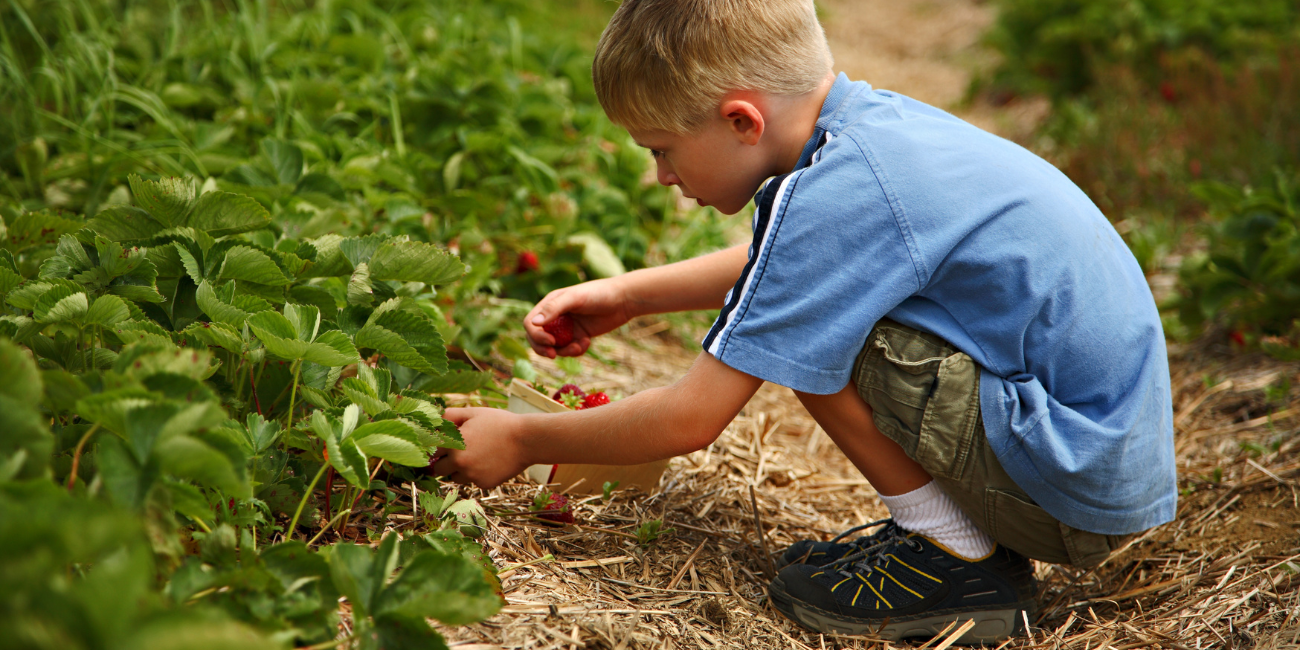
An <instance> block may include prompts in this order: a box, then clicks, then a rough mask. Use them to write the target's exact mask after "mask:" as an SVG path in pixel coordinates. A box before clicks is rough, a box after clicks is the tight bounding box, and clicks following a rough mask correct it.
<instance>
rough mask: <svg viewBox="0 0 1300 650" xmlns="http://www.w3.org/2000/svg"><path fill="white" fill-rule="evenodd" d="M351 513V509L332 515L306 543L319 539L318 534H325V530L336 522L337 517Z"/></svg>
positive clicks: (310, 543) (309, 543) (340, 517)
mask: <svg viewBox="0 0 1300 650" xmlns="http://www.w3.org/2000/svg"><path fill="white" fill-rule="evenodd" d="M351 513H352V511H351V510H344V511H343V512H340V513H338V514H337V515H334V518H333V519H331V520H329V522H327V523H326V524H325V525H324V526H321V527H320V531H319V532H317V533H316V536H315V537H313V538H311V541H310V542H307V545H308V546H311V545H312V544H315V543H316V540H318V539H320V536H321V535H324V534H325V531H327V530H329V529H330V527H331V526H333V525H334V524H336V523H338V521H339V519H342V518H343V515H346V514H351Z"/></svg>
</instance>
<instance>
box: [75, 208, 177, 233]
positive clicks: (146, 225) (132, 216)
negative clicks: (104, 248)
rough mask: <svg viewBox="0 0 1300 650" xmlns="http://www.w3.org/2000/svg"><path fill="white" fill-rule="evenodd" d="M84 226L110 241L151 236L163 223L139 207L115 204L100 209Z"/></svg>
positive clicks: (162, 226)
mask: <svg viewBox="0 0 1300 650" xmlns="http://www.w3.org/2000/svg"><path fill="white" fill-rule="evenodd" d="M86 227H87V228H89V229H91V230H93V231H95V233H96V234H98V235H100V236H102V237H105V238H107V239H109V240H111V241H117V242H122V241H138V240H141V239H148V238H150V237H153V236H154V235H156V234H158V232H159V231H161V230H162V229H163V228H164V225H163V224H162V223H160V222H158V221H157V220H155V219H154V218H153V217H152V216H151V215H150V214H149V213H148V212H145V211H144V210H141V209H140V208H136V207H132V206H129V205H115V206H112V207H109V208H105V209H103V210H100V211H99V214H96V215H95V218H94V219H91V220H90V221H89V222H88V223H87V224H86Z"/></svg>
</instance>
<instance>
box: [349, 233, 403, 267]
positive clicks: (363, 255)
mask: <svg viewBox="0 0 1300 650" xmlns="http://www.w3.org/2000/svg"><path fill="white" fill-rule="evenodd" d="M389 239H390V237H389V236H388V235H381V234H374V235H365V236H363V237H348V238H347V239H344V240H343V241H340V242H339V250H340V251H342V253H343V256H344V257H346V258H347V260H348V262H350V263H351V264H352V267H353V268H356V267H357V266H359V265H361V264H365V263H367V262H369V261H370V258H371V257H372V256H374V254H375V251H376V250H377V249H378V248H379V246H380V245H382V244H383V243H384V242H386V241H388V240H389Z"/></svg>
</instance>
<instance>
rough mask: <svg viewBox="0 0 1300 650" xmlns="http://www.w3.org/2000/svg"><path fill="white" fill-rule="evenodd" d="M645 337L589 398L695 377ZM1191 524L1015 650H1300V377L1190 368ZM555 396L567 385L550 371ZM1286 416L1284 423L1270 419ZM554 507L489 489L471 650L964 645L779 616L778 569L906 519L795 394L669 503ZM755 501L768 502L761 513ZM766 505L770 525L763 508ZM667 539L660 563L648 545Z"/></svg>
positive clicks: (1057, 575)
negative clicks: (496, 583)
mask: <svg viewBox="0 0 1300 650" xmlns="http://www.w3.org/2000/svg"><path fill="white" fill-rule="evenodd" d="M666 325H667V324H666V323H662V322H657V321H653V320H643V321H640V322H638V323H636V324H634V326H632V327H630V328H629V331H628V332H626V333H625V334H622V335H619V336H617V337H613V338H611V339H610V340H608V341H602V342H601V343H600V345H599V346H598V347H597V352H598V354H599V356H600V358H602V359H603V360H604V363H602V362H600V361H598V360H593V359H590V358H586V359H584V360H583V368H584V370H583V374H582V375H580V376H578V377H576V378H568V379H567V381H575V383H578V384H580V385H582V386H583V387H585V388H588V389H603V390H606V391H608V392H610V393H611V394H612V395H614V396H615V397H618V396H625V395H629V394H631V393H634V392H636V391H638V390H642V389H644V388H649V387H652V386H659V385H664V384H666V383H670V382H672V381H674V380H675V379H676V378H677V377H679V376H680V375H681V374H682V373H683V372H684V371H685V369H686V368H687V367H688V365H689V364H690V362H691V360H692V359H693V358H694V354H693V353H691V352H688V351H686V350H685V349H683V347H682V346H681V345H680V343H679V342H678V341H677V340H676V339H675V338H674V337H673V335H672V333H671V331H664V330H665V329H666ZM1171 361H1172V364H1173V369H1174V370H1173V380H1174V404H1175V415H1176V419H1175V422H1176V427H1177V450H1178V466H1179V473H1180V487H1181V488H1182V494H1183V496H1182V498H1181V500H1180V506H1179V515H1178V519H1177V520H1176V521H1175V522H1173V523H1171V524H1167V525H1165V526H1161V527H1158V528H1156V529H1153V530H1151V531H1148V532H1147V533H1145V534H1143V535H1141V536H1140V537H1138V538H1137V539H1135V540H1134V541H1133V542H1132V543H1131V544H1130V545H1129V546H1128V547H1127V548H1126V549H1124V550H1123V551H1122V552H1120V553H1118V554H1116V555H1114V556H1112V557H1111V558H1110V559H1109V560H1108V561H1106V562H1105V563H1104V564H1102V565H1101V566H1099V567H1096V568H1094V569H1092V570H1088V571H1080V570H1075V569H1071V568H1063V567H1059V566H1054V565H1047V564H1039V566H1038V577H1039V580H1040V589H1041V593H1040V598H1039V602H1040V605H1041V609H1040V611H1039V613H1038V616H1037V618H1036V620H1031V621H1030V623H1031V632H1032V633H1031V634H1030V635H1029V636H1027V637H1022V638H1019V639H1013V640H1012V641H1010V642H1009V643H1007V644H1004V647H1007V648H1017V649H1020V648H1066V647H1068V648H1111V649H1113V650H1134V649H1136V648H1177V649H1179V650H1186V649H1189V648H1194V649H1197V650H1199V649H1201V648H1229V649H1237V648H1259V649H1269V648H1282V647H1296V646H1297V643H1300V578H1297V576H1296V574H1297V572H1300V535H1297V526H1300V508H1298V507H1297V506H1298V505H1300V495H1298V492H1297V477H1300V453H1297V448H1298V447H1300V436H1297V435H1296V434H1297V425H1298V423H1300V414H1298V413H1297V411H1300V409H1298V408H1297V404H1300V400H1297V399H1295V398H1294V397H1292V395H1294V394H1295V393H1296V392H1298V391H1287V390H1284V389H1286V388H1288V387H1289V384H1290V383H1300V364H1295V363H1291V364H1283V363H1280V362H1277V361H1274V360H1271V359H1267V358H1264V357H1258V356H1253V355H1250V356H1247V355H1240V354H1233V353H1232V351H1230V350H1227V349H1226V348H1224V347H1222V346H1214V345H1209V344H1206V343H1204V342H1203V343H1201V344H1198V345H1196V346H1192V347H1188V348H1186V349H1174V350H1173V352H1172V357H1171ZM538 365H539V367H540V369H541V370H542V371H543V373H544V374H549V375H550V383H551V384H558V383H561V382H562V381H564V379H563V375H562V373H560V372H559V371H558V370H557V369H556V368H555V366H554V365H552V364H550V362H547V361H545V360H542V361H540V362H539V364H538ZM1270 413H1271V414H1272V415H1271V417H1270V416H1269V414H1270ZM539 489H540V488H539V487H538V486H536V485H532V484H529V483H527V482H525V481H524V480H522V479H519V480H517V481H515V482H511V483H508V484H506V485H504V486H502V487H500V488H498V489H496V490H493V491H491V493H488V494H484V493H481V492H478V491H477V490H474V489H468V490H467V496H477V497H478V498H480V499H481V501H482V502H483V504H484V505H485V507H487V508H488V509H489V512H496V513H502V514H503V515H504V516H495V517H492V518H491V519H492V521H491V529H490V531H489V532H488V534H487V535H486V536H485V537H486V541H487V544H488V547H489V550H490V553H491V556H492V557H493V559H494V560H495V561H496V563H497V565H498V566H501V567H509V565H513V564H518V563H524V562H528V561H531V560H535V559H537V558H539V557H542V556H544V555H546V554H548V553H549V554H551V555H553V556H554V557H555V561H554V562H548V563H540V564H533V565H529V566H525V567H521V568H518V569H513V570H509V569H508V570H505V571H503V572H502V574H501V576H502V582H503V586H504V591H505V594H506V599H507V602H508V605H507V606H506V607H505V608H504V610H503V611H502V612H501V613H500V614H498V615H497V616H495V617H493V618H491V619H490V620H488V621H486V622H484V623H482V624H479V625H475V626H470V627H465V628H451V629H447V630H445V633H446V634H447V637H448V640H449V642H450V643H451V646H452V647H453V648H457V649H459V650H486V649H487V648H537V649H539V650H549V649H559V648H567V649H571V650H572V649H576V648H589V649H590V648H602V649H608V650H615V649H623V648H627V649H636V648H661V647H662V648H794V649H799V650H805V649H808V648H817V649H821V648H832V647H833V648H841V647H843V648H888V647H891V646H893V647H918V648H927V647H928V648H938V649H939V650H942V649H943V648H946V647H948V645H949V644H950V643H951V642H952V640H953V637H955V636H956V634H955V633H956V632H959V631H960V630H956V629H954V630H953V633H950V634H947V635H941V637H939V638H937V639H935V640H932V641H930V642H929V643H928V644H927V643H925V642H924V641H917V642H915V643H908V644H901V645H900V644H889V643H885V642H883V641H880V640H873V639H871V638H868V637H854V638H848V637H837V638H831V637H823V636H820V635H817V634H811V633H809V632H807V631H805V630H803V629H802V628H800V627H798V626H797V625H794V624H792V623H791V622H790V621H788V620H786V619H785V618H784V617H782V616H781V615H780V614H779V613H777V612H776V611H775V610H773V609H772V608H771V607H770V606H769V605H768V603H767V600H766V597H765V596H766V581H767V575H769V573H770V571H771V564H770V563H769V562H768V559H767V556H768V555H769V554H771V555H775V554H777V553H779V552H780V551H781V550H782V549H784V548H785V546H786V545H788V544H790V543H791V542H793V541H795V540H796V539H800V538H806V537H815V538H819V539H829V538H830V537H832V536H833V535H834V534H835V533H836V532H838V531H840V530H842V529H844V528H848V527H850V526H854V525H857V524H860V523H865V522H868V521H872V520H875V519H878V518H881V517H884V516H886V510H885V509H884V507H883V506H882V505H881V503H880V501H879V499H878V498H877V496H876V494H875V492H874V491H873V490H872V489H871V487H870V486H869V485H867V484H866V482H865V481H863V480H862V478H861V475H860V474H858V473H857V471H856V470H855V469H854V468H853V467H852V466H851V465H850V464H849V463H848V462H847V460H846V459H845V458H844V457H843V456H842V455H841V454H839V453H838V451H837V450H836V449H835V447H834V445H833V444H832V443H831V442H830V440H829V439H828V438H827V437H826V435H825V434H824V433H823V432H822V431H821V430H820V429H819V428H818V427H817V426H816V424H815V423H814V422H813V420H812V419H811V418H810V417H809V416H808V414H807V413H806V412H805V411H804V410H803V408H802V407H801V406H800V405H799V403H798V401H797V400H796V399H795V397H794V395H793V394H792V393H791V392H790V391H789V390H787V389H784V388H780V387H775V386H770V385H769V386H765V387H764V388H763V389H762V390H761V391H760V392H759V394H758V395H757V396H756V397H755V398H754V400H752V401H751V402H750V404H749V405H748V406H747V407H746V408H745V410H744V411H743V412H742V413H741V415H740V416H739V417H737V418H736V420H735V421H734V422H733V423H732V424H731V426H729V427H728V428H727V430H726V431H725V432H724V433H723V434H722V436H721V437H720V438H719V439H718V440H717V441H716V442H715V443H714V444H713V445H711V446H710V447H709V448H708V449H705V450H702V451H699V452H696V453H693V454H690V455H689V456H685V457H681V458H677V459H674V460H673V461H672V464H671V465H670V466H669V469H668V471H667V472H666V473H665V475H664V477H663V479H662V481H661V483H660V485H659V487H658V488H657V489H655V490H653V491H652V493H650V494H646V493H644V492H636V491H632V490H626V491H619V492H617V493H615V496H614V498H613V499H612V500H611V501H610V502H609V503H604V502H603V501H602V500H601V498H600V496H596V497H592V498H587V499H585V500H581V501H580V505H579V506H578V507H577V509H576V514H577V517H578V523H579V525H569V526H562V527H561V526H549V525H547V524H546V523H545V522H539V521H536V520H531V518H529V517H526V516H509V513H522V512H524V511H527V510H528V505H529V504H530V503H531V500H532V497H533V495H535V494H536V493H537V491H538V490H539ZM751 489H752V495H753V497H752V499H753V500H752V501H751ZM754 502H756V503H757V513H756V512H755V509H754V507H753V506H752V504H753V503H754ZM654 519H662V520H663V521H664V527H665V528H671V529H672V532H669V533H667V534H664V535H663V536H661V537H660V538H659V539H658V540H657V541H655V542H653V543H650V544H649V545H648V546H642V545H640V544H639V543H638V541H637V540H636V539H635V532H636V530H637V528H638V526H639V525H640V524H641V523H643V522H646V521H649V520H654Z"/></svg>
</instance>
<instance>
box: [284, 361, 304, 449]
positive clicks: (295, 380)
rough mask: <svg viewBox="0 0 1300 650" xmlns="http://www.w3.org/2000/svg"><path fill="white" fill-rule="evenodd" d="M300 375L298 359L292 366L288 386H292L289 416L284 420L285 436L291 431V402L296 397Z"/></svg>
mask: <svg viewBox="0 0 1300 650" xmlns="http://www.w3.org/2000/svg"><path fill="white" fill-rule="evenodd" d="M301 373H302V359H299V360H298V361H297V362H296V363H294V366H293V382H292V383H291V384H290V386H293V389H292V390H290V391H289V415H288V417H286V418H285V419H284V431H285V433H286V434H288V433H289V430H290V429H293V400H294V398H295V397H297V396H298V375H300V374H301Z"/></svg>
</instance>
